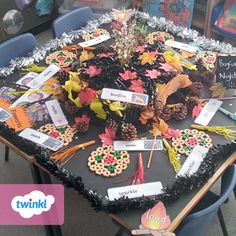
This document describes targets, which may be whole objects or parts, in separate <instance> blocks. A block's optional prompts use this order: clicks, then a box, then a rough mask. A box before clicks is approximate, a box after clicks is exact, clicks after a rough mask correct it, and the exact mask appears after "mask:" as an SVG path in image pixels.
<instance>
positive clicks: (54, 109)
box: [45, 99, 68, 127]
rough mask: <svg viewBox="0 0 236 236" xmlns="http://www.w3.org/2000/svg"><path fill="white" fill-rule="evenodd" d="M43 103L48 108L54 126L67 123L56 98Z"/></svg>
mask: <svg viewBox="0 0 236 236" xmlns="http://www.w3.org/2000/svg"><path fill="white" fill-rule="evenodd" d="M45 104H46V107H47V109H48V112H49V115H50V117H51V119H52V121H53V124H54V125H55V126H56V127H60V126H63V125H68V121H67V119H66V117H65V115H64V113H63V111H62V109H61V106H60V104H59V102H58V100H56V99H54V100H51V101H47V102H45Z"/></svg>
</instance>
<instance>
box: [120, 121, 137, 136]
mask: <svg viewBox="0 0 236 236" xmlns="http://www.w3.org/2000/svg"><path fill="white" fill-rule="evenodd" d="M121 138H122V139H123V140H134V139H136V138H137V129H136V128H135V126H134V125H133V124H132V123H125V124H124V125H122V127H121Z"/></svg>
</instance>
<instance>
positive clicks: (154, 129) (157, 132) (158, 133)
mask: <svg viewBox="0 0 236 236" xmlns="http://www.w3.org/2000/svg"><path fill="white" fill-rule="evenodd" d="M149 132H150V133H151V134H152V135H153V136H154V137H156V136H161V131H160V130H159V126H158V124H157V123H153V124H152V129H151V130H150V131H149Z"/></svg>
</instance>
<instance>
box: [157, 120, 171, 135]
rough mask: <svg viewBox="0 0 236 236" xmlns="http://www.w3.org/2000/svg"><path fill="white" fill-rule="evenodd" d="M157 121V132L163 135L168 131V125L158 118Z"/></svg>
mask: <svg viewBox="0 0 236 236" xmlns="http://www.w3.org/2000/svg"><path fill="white" fill-rule="evenodd" d="M159 120H160V124H159V130H160V131H161V133H165V132H166V131H167V130H168V129H169V125H168V124H167V123H166V122H165V121H164V120H163V119H160V118H159Z"/></svg>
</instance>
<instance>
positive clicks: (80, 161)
mask: <svg viewBox="0 0 236 236" xmlns="http://www.w3.org/2000/svg"><path fill="white" fill-rule="evenodd" d="M16 78H19V73H18V72H15V73H14V74H12V75H11V76H9V77H8V81H9V80H10V79H11V80H12V81H14V80H16ZM231 103H232V102H231V101H228V102H226V103H224V107H225V108H226V109H228V110H231V111H234V110H235V108H236V106H235V104H232V106H229V104H231ZM68 119H69V121H70V122H72V117H68ZM211 122H212V124H215V125H221V124H222V123H224V124H228V125H234V121H231V120H230V119H229V118H228V117H226V116H225V115H223V114H221V113H220V112H218V113H217V116H215V117H214V118H213V120H212V121H211ZM191 123H192V120H191V119H187V120H184V121H180V122H171V126H172V127H174V128H177V127H178V128H185V127H189V126H190V124H191ZM38 126H39V125H37V124H36V126H35V127H36V128H38ZM2 128H3V135H4V132H6V134H5V136H4V138H1V139H0V141H1V142H2V143H3V144H5V145H7V146H9V147H10V148H11V149H13V150H14V151H16V152H17V153H18V154H20V155H21V156H22V157H23V158H25V159H27V160H28V161H30V162H32V163H33V169H34V172H35V173H36V175H35V179H36V181H37V182H38V183H43V182H44V183H45V182H47V181H48V182H49V180H48V175H46V177H45V178H44V177H40V175H38V174H37V172H38V171H39V170H38V167H40V168H41V169H43V170H47V171H48V172H49V173H51V174H53V175H54V176H56V177H57V178H59V179H61V180H62V181H63V182H64V183H65V185H66V186H69V187H73V188H75V189H76V190H79V191H80V193H81V194H82V195H83V196H85V197H87V198H88V199H89V200H90V202H91V204H92V205H93V206H94V207H95V208H96V207H97V208H98V209H99V210H107V211H108V212H109V211H110V210H109V208H106V207H107V206H109V202H108V203H107V201H106V199H105V198H104V196H105V195H106V191H107V188H109V187H114V185H115V186H122V185H123V184H121V183H120V184H114V182H120V181H121V180H124V179H127V178H128V177H129V176H130V175H131V174H132V173H133V171H134V170H136V164H137V163H136V161H135V160H134V159H135V157H136V153H132V154H131V156H132V159H131V164H130V166H129V168H128V170H127V171H125V172H124V173H123V174H122V176H118V177H115V178H114V180H113V179H108V178H103V177H98V176H96V175H94V174H93V173H92V172H91V171H89V170H88V168H87V167H86V166H87V156H88V154H89V153H90V152H91V151H93V150H94V149H95V148H96V147H97V146H99V145H100V143H99V139H98V137H95V139H96V141H97V144H96V145H93V146H90V147H88V148H86V149H85V150H81V151H79V152H77V153H76V155H75V156H74V157H73V158H72V159H71V160H70V161H69V162H68V163H67V164H66V165H65V166H63V167H61V166H60V165H57V164H56V163H54V162H53V161H51V160H50V158H48V157H49V156H50V153H48V152H47V151H45V150H41V149H40V148H39V147H35V145H33V144H31V143H29V142H24V141H22V140H21V139H20V138H19V137H18V136H17V135H15V134H14V133H11V132H10V131H9V130H7V129H6V127H3V126H2ZM92 130H93V133H91V132H90V133H88V134H86V135H81V136H78V138H77V139H74V140H73V142H72V145H73V144H77V143H82V142H85V141H88V140H90V139H93V138H94V134H99V133H102V131H103V130H102V127H101V126H99V125H96V124H93V125H92ZM8 135H9V136H8ZM10 136H11V142H9V141H7V138H9V137H10ZM140 136H142V134H141V135H140ZM145 136H146V134H145ZM212 138H213V140H214V143H221V144H224V143H226V142H227V141H226V140H224V139H223V138H222V137H220V136H217V135H212ZM20 143H21V145H22V144H23V146H21V145H20ZM24 144H25V145H27V146H26V147H24ZM20 147H21V148H20ZM23 148H24V149H23ZM21 149H22V150H23V151H22V150H21ZM34 152H35V155H34ZM148 154H149V153H143V159H144V162H145V164H144V165H145V166H146V161H147V157H148ZM159 157H160V158H159ZM235 159H236V154H235V153H234V154H233V155H231V156H230V157H229V158H228V159H227V160H222V161H221V162H220V164H219V166H218V167H219V169H218V170H217V172H216V173H215V174H214V176H213V177H212V178H211V179H210V180H209V182H208V183H206V184H205V185H204V186H203V187H202V188H201V189H196V190H195V191H193V192H192V193H190V194H186V195H184V196H183V198H181V200H179V201H177V202H176V204H171V205H168V206H167V212H168V214H169V215H170V217H171V219H172V224H171V225H170V227H169V229H168V230H169V231H174V230H175V228H176V227H177V226H178V225H179V224H180V222H181V221H182V220H183V218H184V217H185V216H186V215H187V214H188V212H189V211H190V210H191V209H192V208H193V207H194V205H196V203H197V202H198V201H199V200H200V199H201V197H202V196H203V195H204V194H205V193H206V192H207V190H208V189H209V188H210V187H211V185H212V184H213V183H214V182H215V181H216V180H217V179H218V178H219V177H220V176H221V175H222V174H223V172H224V171H225V169H226V168H227V167H228V166H229V165H231V164H232V163H233V162H234V161H235ZM158 166H161V167H162V168H159V169H157V167H158ZM85 167H86V168H85ZM146 172H149V174H147V173H146V176H145V179H146V182H151V181H156V180H161V181H162V182H163V185H164V186H165V185H167V184H169V183H172V182H174V181H175V172H174V170H173V169H172V168H171V166H170V164H169V161H168V159H167V158H166V154H165V153H164V152H158V157H156V156H154V158H153V162H152V166H151V168H150V169H149V170H148V171H147V170H146ZM79 176H80V177H82V179H83V180H84V183H83V182H82V180H81V178H80V177H79ZM84 184H85V185H84ZM90 190H96V192H92V191H90ZM91 196H93V198H91ZM96 204H97V205H96ZM141 213H143V211H142V210H141V211H140V210H139V211H129V213H128V214H123V213H117V214H111V215H110V216H111V217H112V219H113V220H114V221H115V222H118V223H119V224H121V225H122V226H125V228H126V229H128V230H130V229H131V228H133V227H137V226H138V225H139V219H140V215H141ZM126 222H127V223H126Z"/></svg>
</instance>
